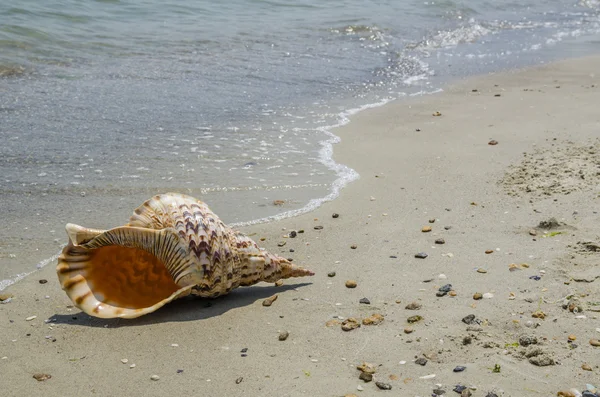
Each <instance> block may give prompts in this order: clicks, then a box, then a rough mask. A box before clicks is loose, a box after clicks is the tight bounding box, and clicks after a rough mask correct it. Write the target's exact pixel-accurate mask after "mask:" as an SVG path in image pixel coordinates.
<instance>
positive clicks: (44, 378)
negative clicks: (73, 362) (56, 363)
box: [33, 374, 52, 382]
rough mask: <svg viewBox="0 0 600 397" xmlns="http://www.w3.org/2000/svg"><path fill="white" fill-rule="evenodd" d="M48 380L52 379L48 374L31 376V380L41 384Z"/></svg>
mask: <svg viewBox="0 0 600 397" xmlns="http://www.w3.org/2000/svg"><path fill="white" fill-rule="evenodd" d="M50 378H52V375H50V374H34V375H33V379H35V380H37V381H38V382H43V381H45V380H48V379H50Z"/></svg>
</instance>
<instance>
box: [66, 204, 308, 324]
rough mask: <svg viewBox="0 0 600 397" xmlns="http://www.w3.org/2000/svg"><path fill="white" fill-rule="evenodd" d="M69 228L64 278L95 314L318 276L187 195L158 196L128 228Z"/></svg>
mask: <svg viewBox="0 0 600 397" xmlns="http://www.w3.org/2000/svg"><path fill="white" fill-rule="evenodd" d="M66 229H67V234H68V236H69V243H68V244H67V246H66V247H65V248H64V249H63V251H62V253H61V255H60V257H59V258H58V265H57V268H56V270H57V274H58V278H59V281H60V284H61V286H62V288H63V290H64V291H65V292H66V293H67V295H68V296H69V298H70V299H71V300H72V301H73V303H74V304H75V305H76V306H77V307H79V308H80V309H81V310H83V311H84V312H85V313H88V314H89V315H92V316H95V317H102V318H113V317H119V318H135V317H139V316H142V315H144V314H147V313H151V312H153V311H155V310H157V309H159V308H160V307H162V306H164V305H165V304H167V303H169V302H171V301H172V300H174V299H177V298H180V297H183V296H187V295H190V294H192V295H197V296H201V297H210V298H214V297H217V296H220V295H224V294H227V293H228V292H229V291H231V290H232V289H234V288H236V287H239V286H249V285H253V284H256V283H258V282H260V281H266V282H275V281H277V280H280V279H285V278H290V277H303V276H312V275H313V274H314V273H312V272H311V271H310V270H307V269H304V268H303V267H300V266H296V265H294V264H292V263H290V262H289V261H288V260H287V259H285V258H282V257H280V256H277V255H274V254H271V253H269V252H267V251H265V250H263V249H260V248H259V247H258V245H257V244H256V243H255V242H254V241H252V240H251V239H250V238H249V237H247V236H245V235H244V234H242V233H240V232H238V231H235V230H233V229H231V228H229V227H228V226H226V225H225V224H224V223H223V222H222V221H221V220H220V219H219V217H218V216H217V215H215V214H214V213H213V212H212V211H211V210H210V209H209V208H208V206H207V205H206V204H205V203H203V202H202V201H200V200H197V199H195V198H193V197H190V196H186V195H183V194H177V193H167V194H161V195H157V196H154V197H153V198H151V199H150V200H148V201H146V202H145V203H144V204H142V205H141V206H140V207H138V208H137V209H136V210H135V212H134V214H133V216H132V217H131V218H130V221H129V223H128V224H126V225H125V226H121V227H117V228H114V229H110V230H97V229H88V228H84V227H81V226H77V225H74V224H67V226H66Z"/></svg>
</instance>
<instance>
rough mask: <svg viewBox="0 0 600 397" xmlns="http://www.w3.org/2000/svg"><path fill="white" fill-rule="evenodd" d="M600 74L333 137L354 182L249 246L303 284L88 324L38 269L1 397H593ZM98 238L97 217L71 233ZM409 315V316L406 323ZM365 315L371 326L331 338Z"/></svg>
mask: <svg viewBox="0 0 600 397" xmlns="http://www.w3.org/2000/svg"><path fill="white" fill-rule="evenodd" d="M598 70H600V58H598V57H593V58H585V59H577V60H569V61H564V62H559V63H555V64H552V65H549V66H544V67H539V68H531V69H526V70H520V71H514V72H508V73H503V74H496V75H489V76H482V77H478V78H471V79H468V80H465V81H462V82H459V83H457V84H455V85H453V86H450V87H447V88H446V90H445V92H444V93H442V94H438V95H430V96H421V97H413V98H411V99H409V100H402V101H397V102H394V103H391V104H388V105H386V106H383V107H380V108H376V109H371V110H368V111H365V112H362V113H360V114H358V115H356V116H354V117H353V119H352V122H351V123H350V124H349V125H347V126H345V127H343V128H340V129H339V130H338V131H337V133H338V134H339V135H340V136H341V138H342V142H341V143H340V144H338V145H336V147H335V159H336V161H338V162H341V163H344V164H347V165H349V166H350V167H352V168H354V169H355V170H356V171H358V173H359V174H360V175H361V178H360V179H359V180H358V181H356V182H354V183H352V184H350V185H349V186H347V187H346V188H345V189H344V190H343V191H342V193H341V195H340V197H339V198H338V199H336V200H334V201H333V202H329V203H326V204H325V205H323V206H322V207H320V208H318V209H317V210H315V211H314V212H311V213H309V214H306V215H303V216H299V217H295V218H290V219H285V220H282V221H279V222H276V223H270V224H264V225H255V226H252V227H247V228H244V230H243V231H244V232H246V233H248V234H250V235H252V237H253V238H254V239H255V240H259V239H260V238H261V237H264V238H266V240H265V241H263V242H261V245H262V246H264V247H265V248H267V249H269V250H271V251H273V252H276V253H280V254H282V255H284V256H286V257H291V258H293V259H294V261H295V262H297V263H299V264H303V265H306V266H308V267H310V268H311V269H312V270H313V271H315V273H316V275H315V276H314V277H311V278H305V279H290V280H286V281H285V283H284V285H283V286H281V287H275V286H272V285H268V284H260V285H258V286H254V287H250V288H239V289H237V290H235V291H234V292H233V293H231V294H230V295H228V296H226V297H222V298H219V299H216V300H201V299H198V300H194V299H185V300H182V301H179V302H175V303H173V304H170V305H168V306H166V307H165V308H163V309H161V310H160V311H158V312H156V313H153V314H150V315H147V316H144V317H141V318H139V319H136V320H101V319H95V318H90V317H89V316H87V315H85V314H82V313H81V312H80V311H79V310H78V309H76V308H73V307H71V306H70V305H71V302H70V301H69V300H68V298H67V297H66V295H65V294H64V293H63V292H62V291H61V290H60V286H59V285H58V281H57V278H56V275H55V272H54V264H50V265H48V266H47V267H46V268H44V269H43V270H42V271H40V272H38V273H35V274H33V275H32V276H30V277H28V278H26V279H25V280H23V281H21V282H19V283H17V284H16V285H13V286H11V287H9V288H8V289H7V290H5V291H3V293H10V294H12V295H14V297H13V298H12V300H11V301H10V302H9V303H6V304H0V324H2V328H1V330H2V331H1V338H0V373H1V374H2V376H0V390H3V393H2V394H3V395H7V396H24V395H32V394H41V393H43V395H45V396H47V397H50V396H65V395H102V396H105V395H106V396H109V395H111V396H113V395H129V396H142V395H143V396H155V395H156V396H160V395H167V394H169V395H171V394H178V395H192V394H201V395H210V396H259V395H260V396H300V395H306V396H344V395H347V394H356V395H360V396H372V395H387V394H389V395H403V396H430V395H432V393H434V391H435V392H436V393H438V394H439V393H441V391H442V390H443V391H445V395H460V394H457V393H455V392H454V391H453V389H454V388H455V387H456V386H457V385H460V386H465V387H467V390H469V392H470V393H471V394H468V393H469V392H463V395H473V396H489V397H492V396H493V395H494V394H495V395H497V396H549V395H557V393H558V392H559V391H561V390H564V391H568V390H569V389H571V388H575V389H577V390H578V391H580V392H582V391H583V390H584V389H585V388H586V384H592V385H593V386H596V387H600V381H598V379H600V347H595V346H593V345H592V342H593V340H598V339H600V320H599V317H600V312H599V310H600V302H599V301H600V266H598V256H599V255H600V247H599V246H598V244H600V240H599V237H598V236H600V226H599V225H600V223H599V222H598V213H597V211H598V203H599V200H600V198H599V193H600V192H599V191H598V185H599V184H598V182H600V174H599V172H600V168H599V167H600V139H599V138H600V137H599V135H598V131H600V112H599V111H598V103H600V78H598V76H597V71H598ZM438 112H439V113H438ZM437 114H439V115H437ZM491 141H495V142H497V144H490V143H493V142H491ZM208 204H209V205H210V203H208ZM131 210H133V208H131ZM333 213H337V214H339V217H337V218H333V217H332V214H333ZM552 218H554V219H555V221H552V220H551V219H552ZM125 221H126V219H123V223H124V222H125ZM104 222H105V218H104V217H103V215H102V214H98V213H95V212H94V211H90V212H89V213H88V214H87V215H86V219H85V221H81V223H83V224H84V225H85V226H90V227H94V226H104ZM540 223H541V224H540ZM115 226H116V225H115ZM315 226H323V228H322V229H320V230H316V229H314V227H315ZM427 226H428V227H431V231H428V232H424V231H422V230H423V228H424V227H427ZM300 229H303V230H305V232H304V233H299V234H298V235H297V237H296V238H293V239H292V238H283V236H284V235H286V234H288V233H289V231H291V230H300ZM425 230H427V229H425ZM57 234H59V233H57ZM57 237H59V238H60V235H58V236H57ZM54 238H56V237H54V236H52V237H51V238H50V239H51V240H52V239H54ZM65 239H66V237H65ZM440 239H443V242H444V243H443V244H440V243H441V240H440ZM436 240H437V243H436ZM280 242H285V243H286V244H285V245H284V246H283V247H279V246H278V243H280ZM352 246H355V248H352ZM290 249H293V250H294V251H293V252H291V251H290ZM486 252H487V253H486ZM53 253H54V252H52V251H51V250H50V251H49V252H48V254H49V255H48V256H50V255H52V254H53ZM418 253H425V254H427V257H426V258H424V259H421V258H416V257H415V255H416V254H418ZM511 269H512V271H511ZM330 272H335V276H334V277H328V273H330ZM42 279H45V280H47V281H48V282H47V283H45V284H40V283H39V280H42ZM347 280H355V281H356V283H357V287H356V288H352V289H350V288H346V287H345V282H346V281H347ZM447 284H451V287H447V288H446V290H447V291H448V290H449V291H450V292H449V293H446V294H442V293H439V290H440V288H442V289H443V288H444V286H446V285H447ZM476 293H480V294H481V295H483V296H484V298H483V299H478V300H475V299H474V294H476ZM273 294H278V299H277V300H276V301H275V302H274V303H273V305H272V306H270V307H264V306H263V305H262V304H261V302H262V301H263V300H264V299H265V298H267V297H269V296H272V295H273ZM437 295H443V296H437ZM362 298H367V299H368V301H369V302H370V303H369V304H365V303H359V301H360V300H361V299H362ZM412 302H415V303H417V305H414V306H417V307H418V306H420V308H419V309H418V310H408V309H406V306H407V305H409V304H410V303H412ZM374 313H377V314H381V315H382V316H383V317H384V321H383V322H382V323H381V324H378V325H362V326H361V327H359V328H357V329H354V330H351V331H348V332H345V331H343V330H342V329H341V324H340V323H341V322H342V321H343V320H344V319H347V318H349V317H354V318H356V319H358V320H359V321H360V320H361V319H363V318H366V317H369V316H371V315H372V314H374ZM533 315H536V316H537V317H533ZM30 316H37V317H36V318H34V319H31V320H29V321H27V320H26V319H27V318H28V317H30ZM412 316H420V318H414V319H413V320H417V321H416V322H414V323H409V317H412ZM541 317H544V318H541ZM45 320H50V321H49V322H47V323H46V322H45ZM411 321H412V320H411ZM467 323H469V324H467ZM328 325H329V326H328ZM281 331H288V332H289V337H288V338H287V340H285V341H280V340H279V339H278V335H279V333H280V332H281ZM569 338H570V339H569ZM534 342H535V343H534ZM528 343H530V345H529V346H524V345H526V344H528ZM245 349H247V350H245ZM243 351H244V352H243ZM122 359H127V360H128V361H127V363H125V364H124V363H122V361H121V360H122ZM417 359H424V360H419V362H420V363H421V364H423V363H424V365H420V364H418V363H416V362H415V361H416V360H417ZM425 360H426V362H425ZM363 362H368V363H371V364H373V365H374V366H375V368H376V372H375V374H374V375H373V381H372V382H364V381H363V380H360V379H359V375H360V371H359V370H357V369H356V367H357V365H360V364H362V363H363ZM131 364H135V367H134V368H130V366H131ZM457 366H464V367H466V369H464V370H463V371H462V372H453V370H454V369H455V368H456V367H457ZM588 369H589V370H588ZM37 373H45V374H50V375H51V376H52V377H51V378H50V379H48V380H45V381H37V380H35V379H34V378H33V375H34V374H37ZM152 375H158V376H159V378H160V379H159V380H156V381H153V380H151V376H152ZM433 375H435V376H433ZM376 382H379V386H381V387H384V385H383V383H385V384H388V385H389V386H391V387H392V389H391V391H385V390H380V388H379V386H377V385H376ZM359 389H363V390H359ZM490 393H492V394H490ZM571 393H574V392H571ZM563 395H569V394H563ZM572 395H576V394H572Z"/></svg>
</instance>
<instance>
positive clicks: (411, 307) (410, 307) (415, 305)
mask: <svg viewBox="0 0 600 397" xmlns="http://www.w3.org/2000/svg"><path fill="white" fill-rule="evenodd" d="M421 307H422V306H421V304H420V303H417V302H411V303H409V304H408V305H406V307H405V309H406V310H419V309H420V308H421Z"/></svg>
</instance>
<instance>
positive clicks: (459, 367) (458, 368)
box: [452, 365, 467, 372]
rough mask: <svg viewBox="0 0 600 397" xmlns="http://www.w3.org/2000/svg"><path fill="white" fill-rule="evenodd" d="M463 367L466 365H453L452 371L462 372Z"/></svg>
mask: <svg viewBox="0 0 600 397" xmlns="http://www.w3.org/2000/svg"><path fill="white" fill-rule="evenodd" d="M465 369H467V367H463V366H461V365H459V366H457V367H454V369H453V370H452V372H462V371H464V370H465Z"/></svg>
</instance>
